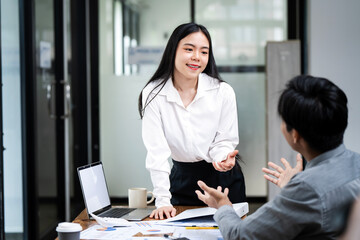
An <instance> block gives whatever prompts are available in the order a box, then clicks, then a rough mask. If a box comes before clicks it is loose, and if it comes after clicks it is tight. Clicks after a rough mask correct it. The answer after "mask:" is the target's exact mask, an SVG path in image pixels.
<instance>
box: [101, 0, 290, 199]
mask: <svg viewBox="0 0 360 240" xmlns="http://www.w3.org/2000/svg"><path fill="white" fill-rule="evenodd" d="M286 3H287V1H285V0H271V1H269V0H260V1H255V0H242V1H234V0H193V1H175V0H171V1H162V0H137V1H119V0H104V1H100V2H99V4H100V6H99V15H100V17H99V47H100V80H99V85H100V142H101V148H100V153H101V156H100V159H102V161H103V162H104V168H105V172H106V175H107V179H108V185H109V191H110V195H111V196H112V197H115V198H125V197H126V196H127V189H128V188H129V187H134V186H143V187H148V188H150V189H152V185H151V181H150V176H149V173H148V172H147V171H146V169H145V156H146V150H145V147H144V145H143V143H142V139H141V120H140V117H139V115H138V113H137V98H138V96H139V93H140V91H141V89H142V87H143V86H144V85H145V83H146V82H147V81H148V80H149V79H150V77H151V76H152V74H153V73H154V71H155V70H156V68H157V65H158V63H159V61H160V57H161V54H162V52H163V49H164V48H165V44H166V42H167V40H168V38H169V36H170V34H171V33H172V31H173V30H174V28H175V27H176V26H178V25H179V24H181V23H185V22H191V21H195V22H196V23H200V24H203V25H204V26H206V27H207V28H208V30H209V31H210V34H211V37H212V40H213V46H214V55H215V60H216V63H217V65H218V67H219V70H220V74H221V76H222V78H223V79H224V80H225V81H227V82H228V83H229V84H231V86H232V87H233V88H234V90H235V92H236V96H237V105H238V119H239V137H240V143H239V145H238V149H239V152H240V155H241V156H242V159H243V164H242V167H243V171H244V174H245V180H246V185H247V195H248V196H249V197H266V195H267V192H266V191H267V190H266V183H265V180H263V177H262V172H261V168H262V167H264V166H265V165H266V161H267V159H266V109H265V106H266V105H265V44H266V42H267V41H281V40H286V37H287V17H286V16H287V12H286V11H287V6H286ZM113 169H117V170H116V171H115V170H113ZM120 169H126V170H120ZM119 171H120V174H119ZM129 178H131V179H132V181H131V184H132V185H130V183H129V181H127V180H128V179H129ZM133 179H134V181H133Z"/></svg>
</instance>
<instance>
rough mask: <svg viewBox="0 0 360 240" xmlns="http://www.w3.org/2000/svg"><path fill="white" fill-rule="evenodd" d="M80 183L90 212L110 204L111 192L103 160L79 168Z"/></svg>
mask: <svg viewBox="0 0 360 240" xmlns="http://www.w3.org/2000/svg"><path fill="white" fill-rule="evenodd" d="M78 174H79V179H80V184H81V188H82V192H83V196H84V200H85V206H86V208H87V211H88V212H89V213H93V212H96V211H97V210H100V209H102V208H105V207H109V206H110V198H109V192H108V189H107V185H106V180H105V174H104V169H103V166H102V163H101V162H97V163H92V164H89V165H86V166H83V167H79V168H78Z"/></svg>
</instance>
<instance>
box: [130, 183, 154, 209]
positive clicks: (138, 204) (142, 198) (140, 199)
mask: <svg viewBox="0 0 360 240" xmlns="http://www.w3.org/2000/svg"><path fill="white" fill-rule="evenodd" d="M148 195H151V199H150V200H149V201H147V196H148ZM154 199H155V197H154V194H153V193H152V192H150V191H147V190H146V188H129V207H130V208H146V207H147V205H148V204H149V203H152V202H153V201H154Z"/></svg>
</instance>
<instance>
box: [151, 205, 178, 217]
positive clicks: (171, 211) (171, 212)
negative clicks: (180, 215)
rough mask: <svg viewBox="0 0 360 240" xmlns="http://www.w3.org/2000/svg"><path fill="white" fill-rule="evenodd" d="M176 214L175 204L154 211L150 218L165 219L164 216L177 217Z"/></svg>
mask: <svg viewBox="0 0 360 240" xmlns="http://www.w3.org/2000/svg"><path fill="white" fill-rule="evenodd" d="M175 215H176V209H175V208H174V207H173V206H165V207H160V208H157V209H155V210H154V211H152V213H151V214H150V218H155V219H160V220H163V219H164V216H165V217H166V218H171V217H175Z"/></svg>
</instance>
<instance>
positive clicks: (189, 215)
mask: <svg viewBox="0 0 360 240" xmlns="http://www.w3.org/2000/svg"><path fill="white" fill-rule="evenodd" d="M233 208H234V209H235V212H236V213H237V215H238V216H239V217H242V216H244V215H245V214H247V213H248V212H249V204H248V203H247V202H242V203H235V204H233ZM216 210H217V209H215V208H210V207H204V208H195V209H189V210H185V211H183V212H182V213H180V214H178V215H176V216H175V217H173V218H168V219H166V220H164V221H163V222H166V223H168V224H170V223H172V222H175V221H180V220H181V221H184V220H187V219H193V218H198V217H205V216H212V215H214V214H215V213H216Z"/></svg>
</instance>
